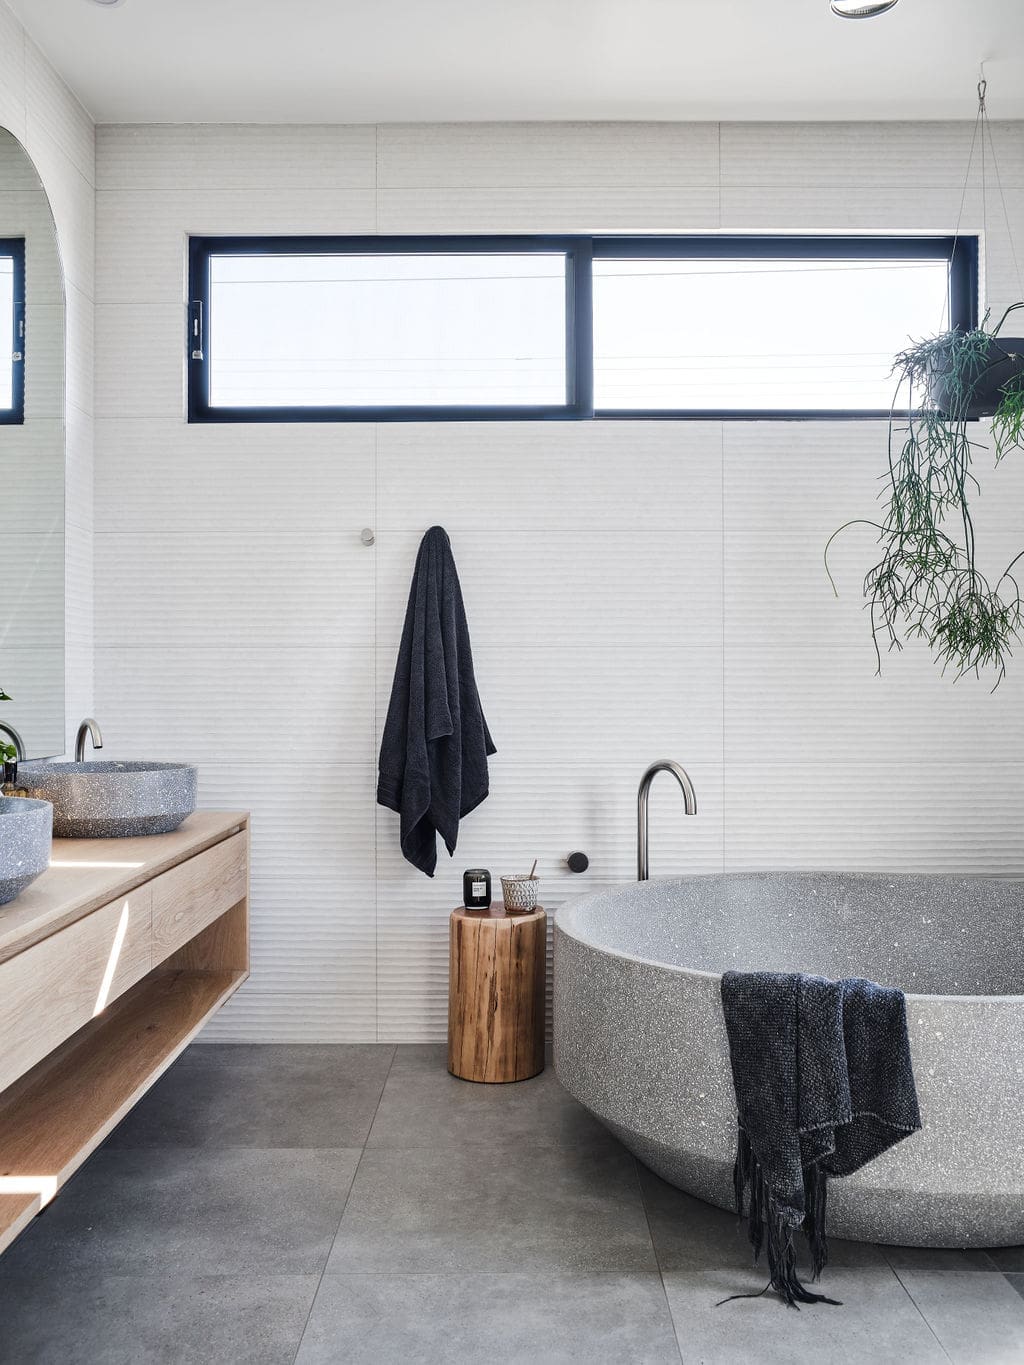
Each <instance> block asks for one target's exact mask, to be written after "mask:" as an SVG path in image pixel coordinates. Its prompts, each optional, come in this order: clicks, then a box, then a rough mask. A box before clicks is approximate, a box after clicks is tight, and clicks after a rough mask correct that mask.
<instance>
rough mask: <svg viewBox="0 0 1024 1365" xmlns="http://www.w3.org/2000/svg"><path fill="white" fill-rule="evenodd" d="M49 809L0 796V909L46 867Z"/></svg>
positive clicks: (42, 803) (45, 804) (38, 803)
mask: <svg viewBox="0 0 1024 1365" xmlns="http://www.w3.org/2000/svg"><path fill="white" fill-rule="evenodd" d="M52 827H53V807H52V806H51V805H50V804H49V802H47V801H28V800H26V799H25V798H24V797H21V796H0V905H6V904H7V903H8V901H12V900H14V898H15V896H20V895H21V893H22V892H23V891H24V890H25V887H26V886H30V885H31V884H32V882H34V881H35V879H36V878H37V877H38V876H40V874H41V873H43V872H45V871H46V869H47V868H48V867H49V866H50V841H51V837H52Z"/></svg>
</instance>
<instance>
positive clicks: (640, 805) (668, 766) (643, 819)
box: [636, 758, 697, 882]
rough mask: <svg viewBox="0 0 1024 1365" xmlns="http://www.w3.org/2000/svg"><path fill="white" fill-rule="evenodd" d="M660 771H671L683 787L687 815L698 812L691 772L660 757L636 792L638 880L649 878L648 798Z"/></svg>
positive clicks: (643, 880)
mask: <svg viewBox="0 0 1024 1365" xmlns="http://www.w3.org/2000/svg"><path fill="white" fill-rule="evenodd" d="M658 773H671V774H672V776H673V777H674V778H675V780H676V781H677V782H678V783H679V785H680V787H681V788H682V789H683V807H684V810H685V813H686V814H687V815H696V814H697V796H696V793H695V792H694V790H693V783H692V782H691V781H690V774H689V773H688V772H687V771H686V769H685V768H684V767H682V766H681V765H680V764H679V763H676V762H674V761H673V760H672V759H671V758H659V759H658V761H657V762H656V763H652V764H651V766H650V767H649V768H648V769H647V771H646V772H645V773H644V775H643V777H642V778H641V779H640V789H639V791H638V792H637V794H636V879H637V881H638V882H645V881H647V879H648V875H649V874H648V861H647V798H648V796H649V795H650V791H651V783H652V782H653V781H654V779H655V777H657V775H658Z"/></svg>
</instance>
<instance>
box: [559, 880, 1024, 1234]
mask: <svg viewBox="0 0 1024 1365" xmlns="http://www.w3.org/2000/svg"><path fill="white" fill-rule="evenodd" d="M729 968H733V969H735V970H737V971H750V970H755V969H757V970H764V971H805V972H812V973H815V974H818V975H821V976H828V977H833V978H838V977H845V976H865V977H869V978H871V979H872V980H874V981H879V982H881V983H882V984H884V985H889V986H898V987H900V988H901V989H902V990H903V991H904V992H906V996H907V1023H908V1026H909V1031H910V1046H911V1052H912V1056H913V1062H914V1075H915V1079H916V1083H917V1091H918V1100H919V1102H920V1107H921V1117H922V1120H923V1123H924V1129H923V1131H922V1132H920V1133H917V1134H915V1135H914V1136H912V1137H910V1138H908V1139H907V1140H906V1141H904V1142H901V1143H899V1144H898V1145H897V1146H896V1147H894V1148H893V1149H891V1150H890V1151H889V1152H886V1153H885V1154H884V1155H882V1156H881V1157H879V1158H878V1159H877V1160H876V1161H874V1162H872V1163H871V1164H869V1165H868V1166H866V1167H864V1168H863V1169H862V1170H861V1171H858V1172H857V1173H856V1174H855V1175H853V1176H849V1177H847V1178H846V1179H844V1180H834V1181H833V1182H832V1184H831V1186H830V1191H829V1228H830V1231H831V1232H832V1233H833V1234H834V1235H836V1236H842V1237H851V1238H855V1239H858V1240H862V1241H879V1242H891V1243H903V1244H908V1245H916V1246H957V1247H967V1246H1008V1245H1016V1244H1018V1243H1022V1242H1024V882H1022V881H1016V882H1013V881H997V880H994V879H989V878H983V877H924V876H887V875H859V874H858V875H852V874H851V875H845V874H838V873H774V872H772V873H756V874H727V875H724V876H704V877H683V878H679V879H677V880H671V881H654V882H642V883H639V884H637V885H633V886H627V887H621V888H619V889H617V890H614V891H607V892H603V893H601V894H598V895H592V896H586V897H583V898H582V899H580V900H578V901H575V902H572V903H571V904H569V905H567V906H564V907H563V908H562V909H561V910H559V912H558V915H557V920H556V924H555V968H554V1003H555V1031H554V1044H555V1068H556V1071H557V1074H558V1077H559V1080H560V1081H561V1082H562V1084H563V1085H564V1086H565V1088H566V1089H567V1090H568V1091H569V1092H570V1093H571V1094H572V1095H574V1096H575V1097H576V1098H577V1099H578V1100H580V1101H581V1102H582V1103H583V1104H584V1105H586V1107H587V1108H588V1109H590V1110H591V1111H592V1112H593V1113H594V1114H596V1115H597V1117H598V1118H599V1119H601V1120H602V1122H603V1123H605V1124H606V1125H607V1127H608V1128H610V1129H611V1130H612V1132H613V1133H615V1134H616V1135H617V1136H618V1137H619V1138H620V1139H621V1141H622V1142H624V1143H625V1144H626V1146H627V1147H629V1148H630V1149H631V1150H632V1151H633V1152H635V1154H636V1155H637V1156H638V1157H639V1158H640V1160H641V1161H643V1162H644V1163H645V1164H646V1165H647V1166H649V1167H651V1169H652V1170H654V1171H656V1172H657V1173H658V1174H659V1175H661V1176H662V1177H664V1179H666V1180H668V1181H671V1182H672V1184H674V1185H678V1186H680V1187H681V1188H682V1189H684V1190H688V1191H689V1192H690V1193H691V1194H695V1195H699V1196H700V1197H701V1198H702V1199H706V1200H708V1201H710V1202H711V1203H712V1204H717V1205H719V1206H720V1207H722V1208H732V1207H733V1196H732V1160H733V1152H734V1145H735V1139H736V1110H735V1100H734V1096H733V1089H732V1075H731V1072H730V1069H729V1053H728V1045H727V1041H726V1034H725V1021H724V1019H723V1017H722V1007H721V1001H720V996H719V983H720V980H721V973H722V972H723V971H725V970H727V969H729Z"/></svg>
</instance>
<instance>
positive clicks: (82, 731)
mask: <svg viewBox="0 0 1024 1365" xmlns="http://www.w3.org/2000/svg"><path fill="white" fill-rule="evenodd" d="M86 735H88V736H89V738H90V739H91V740H92V747H93V748H94V749H102V748H103V735H102V733H101V732H100V727H99V726H98V725H97V724H96V722H95V721H94V720H93V718H92V716H86V718H85V720H83V721H82V723H81V725H80V726H79V727H78V734H77V735H76V736H75V762H76V763H84V762H85V737H86Z"/></svg>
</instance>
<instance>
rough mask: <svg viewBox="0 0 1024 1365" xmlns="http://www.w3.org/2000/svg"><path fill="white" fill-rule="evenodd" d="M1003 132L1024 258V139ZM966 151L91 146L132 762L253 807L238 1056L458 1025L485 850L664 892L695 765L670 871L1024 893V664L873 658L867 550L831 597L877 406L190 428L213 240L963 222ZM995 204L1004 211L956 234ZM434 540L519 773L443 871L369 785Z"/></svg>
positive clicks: (747, 134) (566, 886) (247, 137)
mask: <svg viewBox="0 0 1024 1365" xmlns="http://www.w3.org/2000/svg"><path fill="white" fill-rule="evenodd" d="M997 138H998V147H999V159H1000V166H1001V169H1002V172H1003V177H1004V181H1005V183H1006V186H1007V200H1008V204H1009V207H1010V211H1011V213H1012V215H1013V218H1014V221H1015V224H1016V226H1017V229H1018V235H1019V236H1024V234H1021V231H1020V230H1021V228H1022V227H1024V127H1022V126H1021V125H1004V126H1001V127H999V128H998V129H997ZM969 141H970V126H969V125H967V124H953V125H950V124H927V125H926V124H920V125H906V124H899V125H882V124H879V125H848V124H846V125H839V124H837V125H813V126H800V125H789V124H787V125H754V124H723V125H721V126H718V125H714V124H701V125H672V124H656V125H654V124H652V125H616V124H605V125H530V124H526V125H509V126H472V125H470V126H434V127H430V126H384V127H379V128H374V127H347V128H346V127H330V128H325V127H318V128H303V127H291V126H288V127H284V126H275V127H201V126H179V127H167V126H160V127H155V126H148V127H101V128H100V129H98V133H97V234H98V246H97V300H98V306H97V349H98V356H97V376H96V413H97V461H96V541H95V544H96V707H97V714H98V716H99V717H100V720H101V722H102V723H103V725H104V728H105V731H106V733H107V735H108V741H109V747H110V749H111V750H113V751H114V752H115V753H119V754H123V755H135V756H149V757H155V758H160V757H165V758H171V757H180V758H186V759H192V760H194V761H196V762H197V763H199V765H200V767H201V773H202V800H203V802H204V803H206V804H208V805H217V806H237V807H247V808H251V809H252V811H253V813H254V814H253V859H254V861H253V956H254V970H253V976H252V980H251V982H250V983H249V985H248V986H247V987H246V988H245V989H244V990H243V991H242V992H241V993H240V994H239V996H238V997H237V999H236V1000H235V1001H234V1002H232V1004H231V1006H230V1007H229V1008H228V1009H227V1010H225V1011H224V1013H223V1015H222V1016H221V1017H220V1018H219V1019H218V1020H217V1021H216V1023H215V1024H214V1025H213V1026H212V1027H211V1028H210V1030H208V1033H207V1035H206V1036H207V1037H216V1038H222V1039H265V1040H275V1039H276V1040H289V1039H294V1040H300V1039H302V1040H306V1039H309V1040H324V1041H352V1040H362V1039H368V1040H372V1039H375V1038H379V1039H382V1040H390V1039H409V1040H416V1039H435V1038H441V1037H442V1036H443V1034H444V1026H445V1009H446V981H447V912H448V910H449V909H450V908H451V907H452V906H453V905H455V904H457V903H458V901H459V899H460V893H461V887H460V874H461V871H462V869H463V868H464V867H466V866H470V865H475V864H483V865H485V866H488V867H490V868H491V869H492V870H493V871H494V872H495V873H498V872H501V871H510V870H513V871H514V870H519V869H522V868H528V867H529V864H530V862H531V861H532V859H533V858H534V857H535V856H536V857H538V858H539V860H540V864H539V871H540V873H541V875H542V876H543V878H544V899H545V901H546V902H547V903H548V904H549V905H556V904H557V903H558V901H560V900H562V899H564V898H565V897H566V896H569V895H571V894H573V893H575V892H579V891H582V890H583V889H585V888H587V887H589V886H595V885H601V884H603V883H608V882H615V881H623V880H630V879H631V878H632V877H633V876H634V847H633V840H634V819H635V815H634V810H635V807H634V801H635V790H636V784H637V780H638V778H639V776H640V773H641V771H642V769H643V768H644V766H645V765H646V764H647V763H648V762H649V761H650V760H652V759H654V758H658V757H662V756H669V757H672V758H676V759H678V760H680V761H681V762H683V763H684V764H685V765H686V766H687V767H688V768H689V770H690V772H691V773H692V775H693V778H694V781H695V784H696V789H697V793H698V798H699V803H700V813H699V815H698V816H697V818H695V819H692V820H685V821H684V819H683V818H682V815H681V808H680V801H679V796H678V792H677V791H676V790H675V789H674V788H673V787H672V786H671V785H670V783H669V782H667V781H664V779H663V781H664V785H661V784H660V783H659V785H658V786H657V787H656V788H655V793H654V798H653V807H654V809H653V812H652V834H651V840H652V844H651V847H652V870H653V872H654V873H655V874H658V873H669V872H682V871H714V870H720V869H722V868H729V869H755V868H766V867H815V866H829V867H854V868H856V867H861V868H881V869H924V868H932V869H962V870H977V871H991V872H999V873H1008V872H1024V833H1022V828H1021V818H1020V810H1021V806H1022V799H1024V762H1022V760H1024V706H1022V700H1024V659H1022V660H1020V661H1019V662H1018V663H1017V664H1016V665H1015V667H1014V669H1013V671H1012V672H1011V676H1010V677H1009V678H1008V679H1007V680H1006V681H1005V682H1004V684H1003V685H1002V686H1001V687H1000V688H999V689H998V691H997V692H996V693H995V694H994V695H990V692H989V688H990V685H991V684H990V682H981V683H979V682H977V681H976V680H974V679H971V678H966V679H963V680H962V681H960V682H958V683H956V684H955V685H954V684H953V682H952V680H951V679H950V678H942V677H941V676H940V675H939V673H938V672H937V670H936V669H935V667H934V665H933V664H932V663H931V661H930V660H929V658H927V657H926V656H925V655H924V654H922V652H921V651H920V650H916V649H908V650H907V651H906V652H905V653H904V654H903V655H901V656H900V657H893V658H888V659H886V660H885V663H884V667H883V671H882V676H881V678H878V677H876V676H875V660H874V655H873V652H872V648H871V642H870V638H869V630H868V622H867V620H866V617H865V615H864V613H863V611H862V609H861V601H860V597H859V588H860V580H861V577H862V575H863V573H864V571H865V570H866V569H867V567H868V566H869V564H870V563H871V562H872V561H871V552H872V540H871V535H870V533H864V532H863V531H854V532H851V533H850V535H849V537H848V538H847V539H846V540H845V541H844V542H843V543H842V545H841V546H840V547H839V548H838V550H837V553H836V558H835V563H836V570H837V578H838V582H839V586H840V590H841V591H840V598H839V600H838V601H837V600H834V599H833V597H832V594H831V590H830V588H829V585H828V582H827V579H826V577H825V573H824V569H823V565H822V547H823V545H824V542H825V539H826V537H827V536H828V534H829V533H830V532H831V531H832V530H833V529H834V528H835V527H836V526H838V525H839V524H840V523H841V522H843V521H846V520H848V519H849V518H851V517H856V516H860V515H870V514H871V512H872V510H873V507H874V497H875V493H876V490H877V483H876V480H877V478H878V475H879V474H880V472H881V470H882V467H883V460H884V426H883V425H882V424H878V423H834V424H825V423H781V422H780V423H745V422H737V423H728V424H722V423H717V422H712V423H707V422H703V423H673V422H664V423H659V422H651V423H639V422H638V423H631V422H622V423H603V424H602V423H586V424H571V423H565V424H558V423H555V424H530V423H519V424H517V423H506V424H500V425H496V424H486V425H474V424H453V425H445V424H433V425H431V424H423V425H416V424H390V425H380V426H373V425H337V426H332V425H302V426H276V425H254V426H237V427H235V426H205V427H204V426H193V427H189V426H187V425H186V424H185V423H184V421H183V418H182V411H183V379H182V368H183V366H182V357H183V346H182V341H183V313H182V302H183V297H184V295H183V282H184V251H185V239H186V235H187V234H188V233H189V232H196V233H232V232H238V233H291V232H306V233H318V232H324V233H327V232H337V233H356V232H359V233H370V232H377V231H379V232H382V233H406V232H409V233H412V232H470V233H472V232H506V231H508V232H511V231H516V232H554V231H568V232H572V231H602V230H633V231H666V232H671V231H680V232H685V231H693V230H705V231H706V230H716V229H723V230H734V231H754V230H773V229H774V230H780V231H790V230H791V231H809V230H821V231H844V232H848V231H856V230H864V231H874V230H880V231H902V230H907V231H911V230H940V231H949V230H950V229H951V228H952V227H953V225H954V223H955V220H956V216H957V209H958V205H959V202H960V191H961V182H962V176H963V169H964V166H965V164H966V158H967V149H968V144H969ZM980 223H981V212H980V205H979V201H978V197H977V195H976V194H970V195H968V198H967V203H966V208H965V214H964V222H963V226H964V228H965V229H966V228H972V229H973V228H977V227H978V226H979V225H980ZM1021 246H1022V249H1024V240H1022V242H1021ZM988 248H989V249H988V253H987V256H988V259H987V266H988V287H989V296H990V298H991V299H992V300H993V301H994V302H997V303H999V302H1002V301H1004V300H1007V299H1009V298H1010V297H1011V296H1014V295H1016V294H1017V292H1018V290H1017V285H1016V283H1015V282H1014V280H1013V279H1012V268H1011V265H1010V258H1009V252H1008V247H1007V241H1006V237H1005V233H1003V232H1002V231H1001V226H999V225H996V227H994V230H993V233H992V234H991V239H990V241H989V243H988ZM736 326H737V331H738V332H740V331H741V330H742V327H743V318H742V317H738V318H737V319H736ZM987 464H988V457H987V456H984V457H983V458H982V465H983V466H985V467H986V468H987ZM984 486H985V494H984V496H983V497H982V499H981V509H982V510H981V514H980V517H979V521H980V530H979V537H980V538H981V543H982V544H985V545H987V546H988V547H989V549H990V550H991V552H992V555H993V557H994V559H995V560H999V559H1003V558H1006V559H1008V558H1009V557H1010V553H1012V552H1015V551H1016V549H1017V548H1020V547H1021V546H1022V545H1024V517H1022V516H1021V512H1022V509H1024V473H1022V470H1021V468H1020V462H1016V463H1014V462H1012V461H1011V462H1008V463H1007V464H1006V466H1004V467H1003V468H1001V469H1000V471H999V472H998V474H992V473H986V476H985V479H984ZM434 522H440V523H442V524H443V525H445V526H446V527H447V528H448V530H449V532H450V534H451V537H452V542H453V545H454V549H455V554H456V558H457V560H458V564H459V568H460V571H461V575H462V581H463V587H464V591H465V597H466V602H467V608H468V612H469V619H470V625H471V629H472V632H473V639H474V646H475V654H476V661H477V671H478V677H479V683H480V688H481V693H482V696H483V700H484V705H485V709H486V712H487V716H488V720H489V721H490V724H491V728H492V730H493V733H494V736H495V739H496V742H497V745H498V750H499V752H498V755H497V756H496V758H495V759H494V760H493V764H492V784H491V785H492V795H491V797H490V799H489V800H488V801H487V802H486V803H485V804H484V805H483V806H482V807H481V808H480V810H479V811H477V812H476V813H474V814H473V815H472V816H471V817H470V818H469V819H468V820H467V821H466V823H465V824H464V826H463V832H462V835H461V839H460V844H459V848H458V851H457V854H456V857H455V859H454V861H453V862H451V863H449V861H448V859H447V857H446V856H445V855H444V854H443V853H442V857H441V861H440V864H439V871H438V875H437V877H436V878H435V880H434V881H427V880H426V879H425V878H424V877H422V876H421V875H420V874H418V873H416V872H413V871H412V870H411V869H410V868H409V867H408V866H407V865H406V864H405V863H403V861H402V859H401V857H400V855H399V853H398V846H397V820H396V817H394V816H393V815H391V814H390V813H389V812H385V811H382V810H379V809H377V808H376V807H375V805H374V778H375V756H376V750H377V744H378V739H379V733H380V728H381V724H382V722H383V717H384V713H385V707H386V701H387V696H388V691H389V687H390V682H391V675H392V669H393V665H394V656H395V649H396V645H397V641H398V636H399V631H400V628H401V622H402V616H403V611H404V606H405V595H406V591H407V586H408V580H409V575H410V572H411V569H412V565H413V559H414V555H415V551H416V546H417V542H418V540H419V537H420V535H421V534H422V532H423V531H424V530H425V529H426V528H427V527H428V526H429V525H431V524H432V523H434ZM365 526H369V527H372V528H373V529H374V530H375V532H376V544H375V546H374V547H373V548H366V547H364V546H363V545H362V544H361V543H360V538H359V533H360V530H361V529H362V528H363V527H365ZM1011 547H1012V548H1011ZM986 562H988V559H987V557H986ZM573 849H582V850H584V851H585V852H587V853H588V854H589V855H590V858H591V870H590V872H589V873H587V874H586V875H585V876H583V877H573V876H572V875H571V874H570V873H568V871H567V870H566V869H565V867H564V863H563V861H562V860H563V859H564V857H565V855H566V854H567V853H569V852H570V851H571V850H573ZM794 909H795V910H797V911H798V910H799V907H794Z"/></svg>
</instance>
